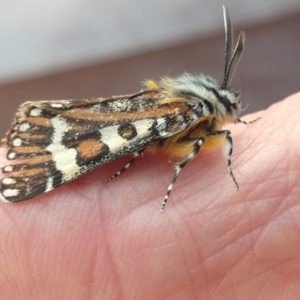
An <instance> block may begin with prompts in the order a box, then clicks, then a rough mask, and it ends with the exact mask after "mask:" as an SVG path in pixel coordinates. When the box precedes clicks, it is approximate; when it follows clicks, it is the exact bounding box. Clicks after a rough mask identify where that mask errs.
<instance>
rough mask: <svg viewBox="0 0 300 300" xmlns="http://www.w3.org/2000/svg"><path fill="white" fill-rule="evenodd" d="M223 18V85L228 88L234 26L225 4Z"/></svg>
mask: <svg viewBox="0 0 300 300" xmlns="http://www.w3.org/2000/svg"><path fill="white" fill-rule="evenodd" d="M223 18H224V29H225V68H224V81H223V85H222V87H224V88H226V86H227V84H226V82H227V73H228V66H229V62H230V59H231V55H232V27H231V23H230V18H229V14H228V10H227V8H226V6H225V5H223Z"/></svg>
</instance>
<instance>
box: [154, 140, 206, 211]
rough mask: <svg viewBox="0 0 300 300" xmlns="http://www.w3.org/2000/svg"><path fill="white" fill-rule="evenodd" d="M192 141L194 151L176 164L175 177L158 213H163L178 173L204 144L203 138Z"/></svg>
mask: <svg viewBox="0 0 300 300" xmlns="http://www.w3.org/2000/svg"><path fill="white" fill-rule="evenodd" d="M194 141H195V143H194V149H193V151H192V152H191V153H190V154H189V155H188V156H186V157H185V158H184V159H183V160H182V161H181V162H179V163H177V164H176V169H175V175H174V177H173V179H172V181H171V183H170V184H169V186H168V190H167V193H166V196H165V198H164V200H163V203H162V205H161V210H160V212H163V211H164V209H165V206H166V204H167V201H168V198H169V196H170V194H171V191H172V189H173V186H174V184H175V181H176V179H177V177H178V175H179V173H180V171H181V170H182V169H183V168H184V166H185V165H186V164H187V163H188V162H189V161H190V160H192V159H193V158H194V157H195V156H196V155H197V153H198V152H199V150H200V148H201V145H202V144H203V142H204V138H203V137H201V138H197V139H195V140H194Z"/></svg>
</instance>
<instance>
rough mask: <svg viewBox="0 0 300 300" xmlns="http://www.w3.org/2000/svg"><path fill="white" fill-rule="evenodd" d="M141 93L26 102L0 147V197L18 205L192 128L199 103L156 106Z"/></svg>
mask: <svg viewBox="0 0 300 300" xmlns="http://www.w3.org/2000/svg"><path fill="white" fill-rule="evenodd" d="M160 99H161V95H159V94H157V93H156V92H142V93H139V94H136V95H133V96H130V95H127V96H121V97H113V98H109V99H101V98H100V99H90V100H61V101H39V102H26V103H25V104H23V105H22V106H21V108H20V109H19V111H18V113H17V115H16V117H15V120H14V123H13V125H12V128H11V129H10V131H9V132H8V133H7V135H6V138H5V139H4V141H3V143H4V145H5V146H6V147H7V148H8V153H7V159H8V160H11V164H9V165H7V166H5V167H3V168H2V172H3V173H4V174H5V176H6V177H5V178H3V179H2V180H1V182H0V196H1V197H2V198H3V199H4V200H6V201H10V202H19V201H23V200H27V199H30V198H33V197H35V196H38V195H40V194H42V193H45V192H48V191H50V190H52V189H53V188H55V187H57V186H59V185H61V184H63V183H66V182H68V181H70V180H72V179H75V178H77V177H78V176H80V175H83V174H85V173H86V172H88V171H90V170H92V169H94V168H95V167H97V166H100V165H103V164H105V163H107V162H109V161H112V160H114V159H116V158H118V157H120V156H123V155H126V154H129V153H132V152H135V151H140V150H143V149H145V148H147V146H148V145H149V144H151V143H153V142H155V141H157V140H161V139H165V138H167V137H169V136H172V135H174V134H175V133H177V132H179V131H181V130H184V129H185V128H187V127H189V126H191V125H193V124H194V123H195V122H196V121H197V120H198V118H199V117H200V116H201V114H202V107H201V106H200V105H199V104H197V103H187V102H184V103H183V102H172V103H165V102H166V101H164V103H165V104H159V100H160Z"/></svg>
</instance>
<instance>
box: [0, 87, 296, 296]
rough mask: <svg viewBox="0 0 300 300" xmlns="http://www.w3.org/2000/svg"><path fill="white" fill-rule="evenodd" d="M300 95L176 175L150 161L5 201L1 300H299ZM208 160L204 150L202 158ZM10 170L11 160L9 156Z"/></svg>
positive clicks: (161, 161) (159, 158)
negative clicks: (228, 154) (228, 147)
mask: <svg viewBox="0 0 300 300" xmlns="http://www.w3.org/2000/svg"><path fill="white" fill-rule="evenodd" d="M299 113H300V93H298V94H295V95H293V96H291V97H289V98H287V99H286V100H284V101H282V102H279V103H277V104H274V105H273V106H271V107H270V108H269V109H267V110H266V111H263V112H259V113H257V114H254V115H251V116H245V117H243V118H242V119H243V120H245V121H247V120H252V119H254V118H255V117H257V116H259V115H260V116H261V117H262V119H261V120H259V121H257V122H255V123H254V124H251V125H248V126H246V125H243V124H237V125H236V126H235V125H233V126H229V127H228V128H229V129H230V130H231V131H232V136H233V143H234V149H233V157H232V166H233V172H234V174H235V176H236V179H237V181H238V183H239V185H240V191H239V192H237V191H236V188H235V185H234V183H233V182H232V179H231V178H230V175H229V173H228V171H227V162H226V160H225V159H224V158H223V156H222V151H221V150H216V151H212V152H204V151H203V152H202V153H200V154H199V155H198V156H197V157H196V158H195V159H194V160H193V161H192V162H191V163H189V164H188V165H187V166H186V168H185V169H184V170H183V171H182V173H181V174H180V176H179V178H178V181H177V183H176V185H175V187H174V190H173V192H172V194H171V196H170V198H169V201H168V204H167V206H166V209H165V212H164V213H163V214H161V213H160V205H161V201H162V199H163V197H164V195H165V192H166V189H167V186H168V184H169V182H170V180H171V179H172V176H173V170H172V169H171V168H170V165H169V163H168V158H167V157H166V156H165V155H159V154H158V155H156V156H151V155H149V154H145V155H144V157H143V158H139V159H138V161H137V162H136V163H135V164H134V165H133V166H132V167H131V168H130V169H129V170H128V171H126V173H125V174H122V175H121V177H120V178H117V179H115V180H114V181H112V182H109V183H105V182H104V180H105V179H106V178H107V177H109V176H110V175H112V174H113V173H114V172H115V171H117V170H118V169H120V167H122V166H123V165H124V164H125V163H126V162H127V161H128V159H129V158H128V157H124V158H121V159H119V160H117V161H115V162H112V163H110V164H108V165H106V166H104V167H100V168H98V169H97V170H95V171H94V172H91V173H90V174H87V175H85V176H83V177H81V178H80V179H77V180H75V181H73V182H71V183H69V184H67V185H65V186H63V187H60V188H58V189H56V190H54V191H52V192H50V193H48V194H45V195H42V196H40V197H38V198H36V199H33V200H29V201H25V202H23V203H19V204H8V203H3V202H1V203H0V214H1V215H0V228H1V229H0V266H1V268H0V286H1V289H0V299H31V300H35V299H72V300H77V299H78V300H79V299H84V300H87V299H230V300H232V299H243V300H247V299H251V300H252V299H289V300H292V299H299V293H300V277H299V274H300V119H299ZM200 152H201V151H200ZM0 155H1V160H0V165H1V166H3V165H5V164H6V161H5V159H4V157H5V150H4V149H0Z"/></svg>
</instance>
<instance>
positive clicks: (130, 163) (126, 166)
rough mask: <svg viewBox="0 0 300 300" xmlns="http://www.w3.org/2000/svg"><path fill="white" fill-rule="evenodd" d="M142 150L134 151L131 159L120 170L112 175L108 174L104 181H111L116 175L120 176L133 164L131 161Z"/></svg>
mask: <svg viewBox="0 0 300 300" xmlns="http://www.w3.org/2000/svg"><path fill="white" fill-rule="evenodd" d="M143 151H144V149H143V150H141V151H136V152H134V153H133V157H132V158H131V160H130V161H129V162H128V163H127V164H126V165H125V166H124V167H123V168H122V169H121V170H120V171H118V172H117V173H115V174H114V175H112V176H110V177H109V178H107V179H106V180H105V181H106V182H107V181H111V180H113V179H115V178H116V177H118V176H120V175H121V174H122V173H123V172H124V171H126V170H127V169H128V168H129V167H130V166H131V165H132V164H133V162H134V161H135V160H136V159H137V158H138V157H139V156H140V155H141V154H142V153H143Z"/></svg>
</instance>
